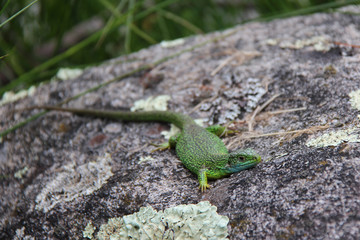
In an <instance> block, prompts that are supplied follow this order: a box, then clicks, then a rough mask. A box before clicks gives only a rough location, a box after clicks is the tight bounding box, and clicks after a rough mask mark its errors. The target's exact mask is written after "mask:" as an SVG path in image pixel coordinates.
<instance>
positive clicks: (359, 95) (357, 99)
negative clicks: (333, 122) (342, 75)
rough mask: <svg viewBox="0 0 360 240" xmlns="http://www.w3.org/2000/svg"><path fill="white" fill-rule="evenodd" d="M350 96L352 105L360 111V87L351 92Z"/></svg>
mask: <svg viewBox="0 0 360 240" xmlns="http://www.w3.org/2000/svg"><path fill="white" fill-rule="evenodd" d="M349 97H350V104H351V107H352V108H355V109H357V110H359V111H360V89H359V90H356V91H352V92H351V93H349Z"/></svg>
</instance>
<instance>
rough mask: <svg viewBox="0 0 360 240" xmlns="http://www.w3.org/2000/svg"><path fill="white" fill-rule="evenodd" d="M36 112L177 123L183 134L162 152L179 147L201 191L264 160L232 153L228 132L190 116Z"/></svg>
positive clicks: (244, 151) (250, 152)
mask: <svg viewBox="0 0 360 240" xmlns="http://www.w3.org/2000/svg"><path fill="white" fill-rule="evenodd" d="M33 108H38V109H46V110H56V111H64V112H72V113H74V114H78V115H85V116H93V117H101V118H108V119H114V120H121V121H130V122H167V123H173V124H175V125H176V126H177V127H178V128H180V130H181V132H180V134H178V135H177V136H174V137H171V138H170V140H169V142H168V143H165V144H162V145H159V146H160V147H159V148H158V149H161V150H162V149H166V148H170V147H175V150H176V154H177V156H178V157H179V158H180V160H181V162H182V163H183V164H184V166H185V167H186V168H188V169H189V170H190V171H191V172H193V173H194V174H196V175H197V176H198V180H199V184H200V189H201V191H205V190H206V188H209V187H210V186H209V185H208V182H207V179H217V178H222V177H225V176H228V175H230V174H231V173H235V172H239V171H242V170H245V169H248V168H251V167H254V166H255V165H257V164H258V163H259V162H260V161H261V157H260V156H259V155H258V154H257V153H255V152H254V151H253V150H252V149H240V150H236V151H234V152H231V153H229V152H228V150H227V148H226V146H225V144H224V143H223V142H222V141H221V139H220V138H219V137H218V136H220V135H223V134H224V133H225V132H226V131H227V130H226V128H225V127H222V126H219V125H215V126H211V127H208V128H206V129H205V128H203V127H201V126H199V125H198V124H196V123H195V121H194V120H193V119H192V118H191V117H190V116H187V115H184V114H181V113H176V112H171V111H144V112H126V111H113V110H96V109H78V108H62V107H56V106H37V107H33Z"/></svg>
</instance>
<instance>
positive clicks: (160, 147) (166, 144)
mask: <svg viewBox="0 0 360 240" xmlns="http://www.w3.org/2000/svg"><path fill="white" fill-rule="evenodd" d="M150 144H151V145H153V146H155V147H157V148H155V149H154V150H151V152H156V151H164V150H166V149H170V144H169V142H164V143H161V144H155V143H150Z"/></svg>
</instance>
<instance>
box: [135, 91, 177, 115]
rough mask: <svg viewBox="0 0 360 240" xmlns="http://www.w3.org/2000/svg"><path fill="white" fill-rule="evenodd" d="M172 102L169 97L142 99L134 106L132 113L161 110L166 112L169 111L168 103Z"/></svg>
mask: <svg viewBox="0 0 360 240" xmlns="http://www.w3.org/2000/svg"><path fill="white" fill-rule="evenodd" d="M169 100H170V96H169V95H160V96H157V97H153V96H152V97H149V98H147V99H141V100H138V101H136V102H134V106H133V107H132V108H131V111H137V110H140V111H153V110H160V111H165V110H167V102H168V101H169Z"/></svg>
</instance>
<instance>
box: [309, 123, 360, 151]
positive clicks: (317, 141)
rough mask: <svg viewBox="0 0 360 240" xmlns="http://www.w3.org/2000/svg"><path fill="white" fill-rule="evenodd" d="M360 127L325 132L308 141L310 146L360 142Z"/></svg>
mask: <svg viewBox="0 0 360 240" xmlns="http://www.w3.org/2000/svg"><path fill="white" fill-rule="evenodd" d="M359 132H360V128H359V127H353V128H348V129H343V130H339V131H332V132H329V133H325V134H323V135H321V136H319V137H317V138H314V139H310V140H309V141H307V143H306V146H308V147H328V146H337V145H339V144H341V143H343V142H360V135H359Z"/></svg>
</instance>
